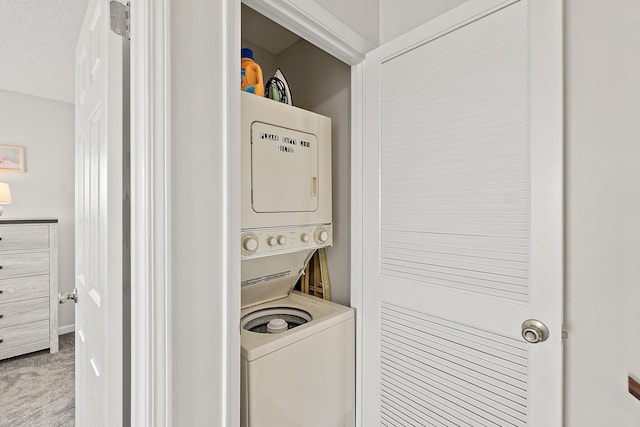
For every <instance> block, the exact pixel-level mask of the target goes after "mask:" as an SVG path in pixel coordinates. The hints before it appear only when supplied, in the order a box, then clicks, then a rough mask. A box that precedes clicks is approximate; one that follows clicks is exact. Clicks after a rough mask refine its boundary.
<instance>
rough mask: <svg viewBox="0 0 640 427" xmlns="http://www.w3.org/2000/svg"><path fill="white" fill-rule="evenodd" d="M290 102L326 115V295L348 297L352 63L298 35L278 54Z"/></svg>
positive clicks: (335, 298)
mask: <svg viewBox="0 0 640 427" xmlns="http://www.w3.org/2000/svg"><path fill="white" fill-rule="evenodd" d="M277 59H278V66H279V67H280V68H282V70H283V72H284V74H285V77H286V78H287V82H288V83H289V86H290V87H291V94H292V98H293V103H294V105H295V106H296V107H301V108H304V109H307V110H310V111H314V112H316V113H318V114H322V115H325V116H328V117H331V138H332V141H331V142H332V152H331V162H332V164H331V166H332V168H331V169H332V178H333V185H332V190H333V239H334V240H333V247H331V248H327V250H326V253H327V265H328V267H329V278H330V280H331V299H332V300H333V301H335V302H338V303H340V304H345V305H349V302H350V292H351V288H350V281H351V279H350V271H351V270H350V253H351V243H350V239H351V227H350V223H351V209H350V208H351V192H350V188H351V152H350V144H351V139H350V132H351V128H350V125H351V117H350V107H351V101H350V96H351V92H350V86H351V67H349V66H348V65H346V64H344V63H343V62H340V61H338V60H337V59H335V58H334V57H333V56H331V55H329V54H327V53H325V52H324V51H322V50H320V49H318V48H317V47H315V46H313V45H312V44H310V43H308V42H307V41H305V40H300V41H298V42H297V43H295V44H294V45H292V46H290V47H289V48H288V49H286V50H285V51H284V52H282V53H280V54H279V55H278V56H277Z"/></svg>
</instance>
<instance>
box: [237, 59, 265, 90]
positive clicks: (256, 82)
mask: <svg viewBox="0 0 640 427" xmlns="http://www.w3.org/2000/svg"><path fill="white" fill-rule="evenodd" d="M240 57H241V58H240V66H241V69H242V71H241V77H242V83H241V85H240V87H241V88H242V90H244V91H245V92H249V93H254V94H256V95H258V96H264V83H263V81H262V68H260V66H259V65H258V64H257V63H256V62H255V61H254V60H253V51H252V50H251V49H246V48H243V49H242V50H241V52H240Z"/></svg>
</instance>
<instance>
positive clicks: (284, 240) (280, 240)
mask: <svg viewBox="0 0 640 427" xmlns="http://www.w3.org/2000/svg"><path fill="white" fill-rule="evenodd" d="M286 243H287V238H286V237H284V236H278V244H279V245H284V244H286Z"/></svg>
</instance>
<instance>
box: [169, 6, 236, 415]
mask: <svg viewBox="0 0 640 427" xmlns="http://www.w3.org/2000/svg"><path fill="white" fill-rule="evenodd" d="M170 13H171V41H170V44H171V46H170V47H171V95H170V96H171V98H170V99H171V153H170V155H171V166H170V168H171V175H170V183H169V185H170V191H171V201H170V206H171V213H170V221H171V225H170V227H171V237H170V242H171V254H170V256H171V266H170V274H171V293H172V295H171V300H170V301H171V306H170V312H171V324H170V330H171V344H170V345H171V384H170V390H171V394H172V396H171V399H172V404H171V408H170V411H171V420H170V422H169V423H170V424H171V425H175V426H223V425H224V426H234V425H238V424H237V423H239V415H240V402H239V389H240V354H239V353H240V289H239V288H240V286H239V283H240V260H239V257H238V256H236V258H237V262H232V261H229V258H228V256H227V254H232V253H235V254H239V253H240V242H239V240H240V239H239V237H238V236H240V218H239V216H238V215H237V213H236V212H237V211H238V209H237V208H236V209H235V210H234V211H231V210H229V207H230V206H238V207H239V206H240V199H239V188H240V185H239V180H237V179H236V176H237V171H238V170H239V168H240V148H239V147H240V146H239V145H238V144H237V141H238V140H239V133H240V132H239V131H240V124H239V123H233V124H229V122H228V120H229V117H228V116H227V115H226V114H225V111H224V108H225V105H226V101H225V99H226V97H230V99H232V100H233V101H232V102H234V104H235V105H234V109H235V112H236V114H237V116H238V117H239V114H240V96H239V90H240V88H239V84H240V73H239V70H240V39H239V37H238V38H237V39H236V38H235V35H233V34H225V30H226V28H227V25H225V23H224V22H223V19H225V16H226V14H227V13H230V14H231V15H232V17H233V19H234V20H236V21H235V22H237V24H238V25H239V23H240V2H238V1H236V0H222V1H211V0H188V1H186V0H184V1H181V0H175V1H172V2H171V11H170ZM238 36H239V35H238ZM226 55H229V57H230V58H231V62H227V61H225V60H223V58H224V57H225V56H226ZM225 65H226V66H227V68H225ZM225 75H229V76H237V77H238V78H237V80H235V81H234V82H233V83H234V84H231V83H230V82H227V81H226V80H225V79H224V78H223V77H224V76H225ZM232 93H233V95H232ZM231 162H233V163H231ZM228 188H230V189H229V191H228V192H227V189H228ZM229 295H232V296H231V297H230V296H229ZM234 298H235V300H234ZM225 344H228V345H229V349H227V348H225ZM227 350H229V352H230V353H231V354H232V355H231V356H229V353H227ZM234 352H235V353H234Z"/></svg>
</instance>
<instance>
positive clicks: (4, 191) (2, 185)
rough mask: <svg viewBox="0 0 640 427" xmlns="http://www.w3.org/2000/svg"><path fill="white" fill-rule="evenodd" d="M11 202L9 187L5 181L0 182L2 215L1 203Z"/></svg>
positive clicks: (0, 204) (1, 210) (0, 210)
mask: <svg viewBox="0 0 640 427" xmlns="http://www.w3.org/2000/svg"><path fill="white" fill-rule="evenodd" d="M10 204H11V189H10V188H9V184H7V183H6V182H0V215H2V212H3V209H2V205H10Z"/></svg>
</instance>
